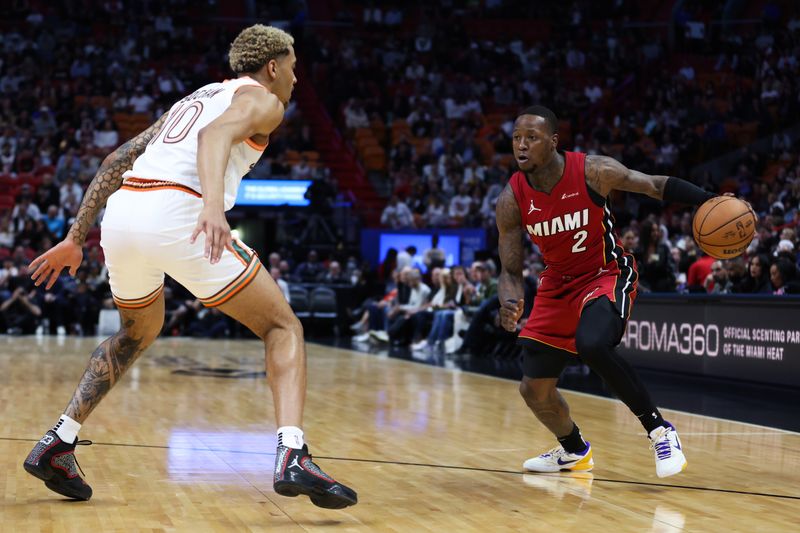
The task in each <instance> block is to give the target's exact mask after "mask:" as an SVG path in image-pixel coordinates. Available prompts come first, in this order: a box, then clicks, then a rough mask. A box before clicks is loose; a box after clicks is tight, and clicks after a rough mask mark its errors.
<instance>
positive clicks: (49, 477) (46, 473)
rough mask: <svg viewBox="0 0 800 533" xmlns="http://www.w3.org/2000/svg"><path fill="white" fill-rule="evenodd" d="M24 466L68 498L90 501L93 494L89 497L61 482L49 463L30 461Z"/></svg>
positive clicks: (56, 491)
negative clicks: (36, 463) (30, 462)
mask: <svg viewBox="0 0 800 533" xmlns="http://www.w3.org/2000/svg"><path fill="white" fill-rule="evenodd" d="M22 466H23V468H25V471H26V472H27V473H29V474H30V475H32V476H33V477H35V478H38V479H40V480H42V481H44V486H45V487H47V488H48V489H50V490H52V491H53V492H55V493H56V494H61V495H62V496H66V497H67V498H72V499H73V500H81V501H84V502H85V501H89V498H91V497H92V496H91V495H89V496H88V497H86V496H84V495H82V494H78V493H77V492H75V491H74V490H73V489H72V488H71V487H68V486H65V485H63V484H62V483H61V482H60V478H59V477H58V476H57V475H56V474H55V473H54V472H53V469H52V468H51V467H50V466H49V465H42V466H37V465H32V464H29V463H23V464H22Z"/></svg>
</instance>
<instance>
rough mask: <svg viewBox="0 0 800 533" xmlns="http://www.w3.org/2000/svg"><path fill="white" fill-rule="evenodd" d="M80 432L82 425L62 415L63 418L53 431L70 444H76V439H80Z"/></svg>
mask: <svg viewBox="0 0 800 533" xmlns="http://www.w3.org/2000/svg"><path fill="white" fill-rule="evenodd" d="M80 430H81V425H80V424H78V423H77V422H75V421H74V420H73V419H71V418H70V417H68V416H67V415H61V418H59V419H58V422H57V423H56V425H55V427H53V431H55V432H56V435H58V438H59V439H61V440H63V441H64V442H66V443H68V444H72V443H73V442H75V439H77V438H78V431H80Z"/></svg>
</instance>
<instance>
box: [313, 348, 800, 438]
mask: <svg viewBox="0 0 800 533" xmlns="http://www.w3.org/2000/svg"><path fill="white" fill-rule="evenodd" d="M306 344H316V345H317V346H322V347H325V348H329V349H330V348H333V349H335V350H342V351H345V352H350V353H352V354H357V355H360V356H362V357H365V356H371V357H372V358H373V359H375V358H376V356H377V357H380V358H381V360H382V361H397V362H398V363H409V364H412V365H423V366H427V367H430V368H437V369H440V370H444V371H447V372H450V373H463V374H471V375H473V376H480V377H483V378H489V379H495V380H500V381H505V382H512V383H514V382H516V380H513V379H511V378H501V377H499V376H492V375H490V374H482V373H480V372H475V371H473V370H462V369H460V368H446V367H443V366H437V365H431V364H428V363H424V362H422V361H413V360H407V359H399V358H396V357H389V356H388V351H387V355H385V356H381V355H378V354H373V353H370V352H361V351H358V350H354V349H352V348H342V347H340V346H331V345H329V344H322V343H319V342H309V341H306ZM559 390H562V391H565V392H568V393H571V394H577V395H579V396H589V397H591V398H597V399H600V400H606V401H609V402H616V403H620V404H621V403H622V402H621V401H620V400H618V399H616V398H608V397H607V396H600V395H598V394H592V393H590V392H581V391H576V390H572V389H564V388H561V387H559ZM623 405H624V404H623ZM659 409H661V410H662V411H669V412H672V413H678V414H682V415H691V416H700V417H703V418H709V419H711V420H717V421H721V422H733V423H735V424H743V425H745V426H750V427H756V428H760V429H769V430H771V431H777V432H779V433H787V434H790V435H800V431H792V430H790V429H782V428H774V427H771V426H764V425H761V424H754V423H752V422H741V421H739V420H732V419H730V418H720V417H716V416H711V415H703V414H699V413H690V412H688V411H681V410H678V409H669V408H666V407H665V408H663V409H662V408H660V407H659Z"/></svg>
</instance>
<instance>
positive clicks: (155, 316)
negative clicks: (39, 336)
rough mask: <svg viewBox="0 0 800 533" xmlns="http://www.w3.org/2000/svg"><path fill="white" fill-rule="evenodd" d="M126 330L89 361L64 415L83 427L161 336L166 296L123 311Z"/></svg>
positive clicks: (97, 350) (99, 347) (104, 342)
mask: <svg viewBox="0 0 800 533" xmlns="http://www.w3.org/2000/svg"><path fill="white" fill-rule="evenodd" d="M120 316H121V317H122V324H123V326H122V329H120V330H119V331H118V332H117V333H116V334H114V335H113V336H111V337H109V338H108V339H106V340H104V341H103V342H102V343H101V344H100V346H98V347H97V349H95V351H94V352H93V353H92V356H91V357H90V358H89V364H88V365H87V366H86V371H84V373H83V377H82V378H81V381H80V383H79V384H78V388H77V389H75V393H74V394H73V395H72V399H71V400H70V402H69V405H67V408H66V409H65V410H64V414H65V415H67V416H68V417H70V418H72V419H73V420H75V421H76V422H78V423H80V424H83V422H84V421H85V420H86V418H87V417H88V416H89V414H90V413H91V412H92V410H94V408H95V407H97V405H98V404H99V403H100V400H102V399H103V397H104V396H105V395H106V393H108V391H109V390H111V387H113V386H114V385H115V384H116V383H117V382H118V381H119V380H120V378H121V377H122V375H123V374H125V371H126V370H128V369H129V368H130V367H131V365H133V363H134V361H136V359H137V358H138V357H139V355H141V354H142V352H144V350H145V349H146V348H147V347H148V346H150V345H151V344H152V343H153V341H154V340H155V339H156V337H158V333H159V332H160V331H161V326H162V324H163V322H164V295H163V294H162V295H161V296H159V297H158V299H157V300H156V301H155V302H154V303H153V304H151V305H150V306H148V307H145V308H144V309H120Z"/></svg>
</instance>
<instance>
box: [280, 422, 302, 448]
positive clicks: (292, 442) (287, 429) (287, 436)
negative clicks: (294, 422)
mask: <svg viewBox="0 0 800 533" xmlns="http://www.w3.org/2000/svg"><path fill="white" fill-rule="evenodd" d="M278 446H286V447H288V448H296V449H298V450H299V449H301V448H302V447H303V430H302V429H300V428H299V427H297V426H283V427H279V428H278Z"/></svg>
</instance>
